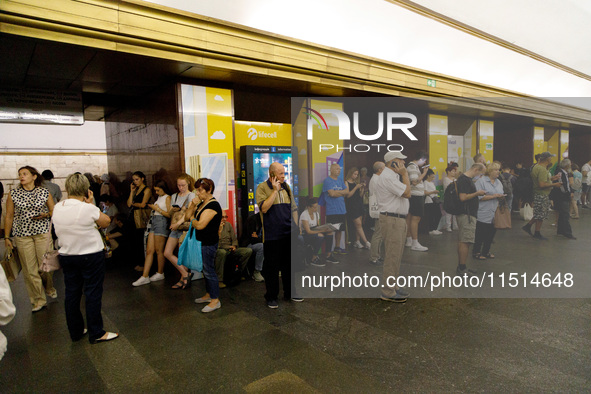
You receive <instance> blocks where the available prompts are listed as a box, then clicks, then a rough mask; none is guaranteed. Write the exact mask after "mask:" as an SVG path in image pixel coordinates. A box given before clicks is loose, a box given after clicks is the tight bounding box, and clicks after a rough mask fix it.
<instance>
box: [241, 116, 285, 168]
mask: <svg viewBox="0 0 591 394" xmlns="http://www.w3.org/2000/svg"><path fill="white" fill-rule="evenodd" d="M234 133H235V138H236V157H238V155H239V153H240V147H241V146H248V145H262V146H291V144H292V141H291V125H290V124H286V123H266V122H245V121H241V120H237V121H235V122H234ZM236 162H238V160H236Z"/></svg>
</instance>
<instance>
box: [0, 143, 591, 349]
mask: <svg viewBox="0 0 591 394" xmlns="http://www.w3.org/2000/svg"><path fill="white" fill-rule="evenodd" d="M553 157H554V155H552V154H551V153H549V152H544V153H541V154H539V155H537V156H536V160H537V162H536V163H535V164H534V165H533V166H532V167H531V168H530V169H524V168H523V166H516V167H514V168H510V167H508V166H503V165H502V164H501V163H499V162H492V163H485V160H484V158H483V157H482V156H481V155H477V156H476V157H474V164H473V165H472V166H471V167H470V168H468V169H466V171H465V172H464V173H463V174H458V165H457V164H455V163H450V164H449V165H448V167H447V168H446V170H445V172H446V176H445V178H444V179H443V187H444V190H445V193H444V194H443V195H442V191H440V190H438V189H437V188H436V187H435V184H434V182H433V181H434V176H435V175H434V173H433V171H432V170H430V169H429V168H428V167H429V165H428V164H427V161H428V156H427V154H426V152H423V151H420V152H417V154H416V155H415V156H414V157H413V160H411V161H410V162H409V164H408V165H406V162H405V160H406V159H407V157H406V156H405V155H403V154H402V153H401V152H388V153H386V154H385V156H384V161H383V162H381V161H379V162H376V163H374V165H373V170H374V174H373V176H372V177H371V179H370V178H368V177H367V176H366V171H359V170H358V169H357V168H351V169H350V170H349V171H348V172H347V176H346V177H344V179H343V178H341V177H340V173H341V170H342V169H341V167H340V166H339V165H338V164H332V165H331V166H330V175H329V176H328V177H327V178H326V180H325V181H324V184H323V191H322V195H321V197H320V199H317V198H309V199H308V200H307V202H306V204H305V205H306V206H305V209H303V210H302V213H301V216H299V214H298V207H297V206H296V203H295V198H294V196H293V194H292V191H291V188H290V186H289V185H288V184H287V183H286V182H285V168H284V166H283V165H282V164H280V163H272V164H271V165H270V167H269V178H268V179H267V180H266V181H264V182H262V183H261V184H259V185H258V186H257V189H256V197H255V199H256V202H257V205H258V207H259V210H260V212H259V214H257V215H253V216H251V217H249V218H248V220H247V223H246V231H245V237H244V242H243V245H242V247H241V246H240V244H239V243H238V239H237V237H236V234H235V232H234V229H233V227H232V226H231V224H230V223H229V222H228V221H227V219H228V215H227V213H226V212H224V211H223V210H222V207H221V206H220V204H219V202H218V201H217V200H216V199H215V197H214V192H215V184H214V182H213V181H212V180H211V179H207V178H200V179H197V180H196V181H195V180H193V179H192V178H191V176H189V175H187V174H180V175H179V176H178V177H177V178H176V188H177V190H178V191H177V192H176V193H171V190H170V189H171V187H170V185H169V182H167V181H166V179H164V178H161V179H154V180H153V182H152V183H153V187H152V188H149V187H148V186H147V184H146V176H145V175H144V174H143V173H142V172H140V171H137V172H135V173H133V174H130V176H129V177H128V178H129V180H128V181H127V182H119V181H118V179H117V177H116V176H115V175H114V174H105V175H103V176H102V177H100V178H99V179H96V178H95V177H93V176H92V175H91V174H81V173H74V174H71V175H69V176H68V177H67V179H66V181H65V189H66V192H67V198H66V199H64V198H63V196H62V192H61V190H60V188H59V186H57V185H55V184H54V183H53V182H51V180H52V179H53V174H52V173H51V171H49V170H46V171H44V173H43V174H40V173H39V172H38V171H37V170H36V169H35V168H33V167H30V166H24V167H22V168H20V169H19V171H18V175H19V181H20V184H19V186H18V187H16V188H14V189H12V190H10V193H9V194H8V198H7V203H6V208H7V209H6V220H5V229H4V230H5V246H6V248H7V249H9V250H10V249H13V248H16V249H17V251H18V253H19V257H20V261H21V264H22V272H23V277H24V282H25V285H26V288H27V292H28V295H29V299H30V302H31V309H32V311H33V312H34V313H35V312H38V311H40V310H42V309H44V308H45V307H46V305H47V297H50V298H57V291H56V289H55V287H54V285H53V275H52V273H51V272H40V269H39V267H40V265H41V262H42V260H43V258H44V255H45V253H46V252H47V251H48V250H51V249H52V248H53V245H54V242H53V239H54V238H57V245H58V248H59V249H58V250H59V261H60V264H61V267H62V268H63V273H64V283H65V308H66V320H67V326H68V330H69V333H70V337H71V338H72V340H73V341H77V340H79V339H81V338H82V337H83V336H85V335H86V334H88V339H89V341H90V342H91V343H98V342H104V341H110V340H112V339H115V338H117V337H118V334H117V333H113V332H107V331H105V330H104V329H103V321H102V315H101V300H102V292H103V281H104V271H105V259H106V258H108V257H109V256H110V254H109V253H110V249H111V250H112V251H113V253H114V255H115V256H119V257H121V261H133V262H134V263H135V262H137V261H138V257H139V256H141V258H140V259H141V261H143V263H141V264H137V265H136V267H135V269H136V270H137V271H139V272H141V276H140V277H139V279H137V280H136V281H134V282H133V283H132V285H133V286H135V287H137V286H142V285H147V284H150V283H153V282H158V281H162V280H163V279H164V266H165V262H166V260H168V261H170V262H171V263H172V265H173V266H174V267H175V268H176V270H177V271H178V272H179V275H180V276H179V280H178V281H177V282H176V283H175V284H174V285H173V286H172V289H180V290H182V289H187V288H189V287H190V285H191V281H192V279H193V277H194V276H195V275H197V274H200V273H199V272H193V271H191V269H189V268H188V267H187V264H185V262H184V261H182V260H183V259H182V258H180V257H179V256H178V254H176V250H177V247H178V246H179V245H180V244H181V243H182V242H183V239H186V238H185V237H186V234H187V230H191V232H192V233H194V237H195V238H196V239H197V240H198V241H199V244H200V250H201V259H200V260H202V271H203V277H204V279H205V294H204V295H203V296H201V297H199V298H197V299H195V303H197V304H206V305H205V306H204V307H203V308H202V312H204V313H208V312H213V311H215V310H217V309H220V308H221V305H222V304H221V301H220V288H222V287H225V284H224V281H225V280H231V278H226V276H228V275H233V274H232V273H231V272H230V274H228V273H227V272H229V271H227V270H226V269H225V268H226V265H227V262H228V261H230V262H231V265H232V266H235V267H236V271H237V272H239V273H244V272H246V271H247V269H246V268H247V265H248V263H249V261H251V260H252V261H253V266H254V269H252V270H251V271H250V275H252V277H253V279H255V280H256V281H257V282H264V283H265V287H266V292H265V294H264V297H265V300H266V303H267V306H268V307H269V308H272V309H276V308H278V307H279V302H278V301H279V294H280V281H281V282H282V289H283V299H284V300H286V301H294V302H301V301H303V299H302V298H299V297H297V295H295V294H292V279H293V278H292V277H291V272H292V269H291V268H292V267H291V264H292V261H291V259H290V258H286V256H285V252H286V251H287V250H290V249H291V246H292V244H293V243H294V242H302V241H303V243H304V244H305V245H308V250H311V251H312V256H311V258H310V260H309V262H310V264H311V265H313V266H318V267H322V266H324V265H325V262H329V263H332V264H338V263H339V262H340V259H339V255H346V254H347V246H346V243H343V242H342V241H343V239H344V238H343V232H344V231H345V229H346V228H348V231H349V234H350V239H351V240H352V242H351V244H352V246H353V247H355V248H360V249H364V248H366V249H369V250H370V260H369V262H370V263H371V264H373V265H378V266H383V275H384V277H389V276H398V274H399V271H400V264H401V259H402V255H403V252H404V250H405V247H409V248H410V250H413V251H418V252H426V251H427V250H428V249H427V248H426V247H424V246H423V245H421V244H420V243H419V241H418V234H419V231H418V228H419V223H420V221H421V218H422V217H423V216H425V215H426V216H427V221H428V225H427V227H428V233H429V234H430V235H433V236H437V235H440V234H442V231H452V230H454V229H457V230H458V248H457V250H458V265H457V268H456V274H457V275H473V274H475V270H473V269H471V268H469V267H468V264H467V263H468V261H467V260H468V256H469V249H470V244H473V248H472V257H473V258H474V259H477V260H483V259H493V258H495V255H494V254H493V253H492V251H491V245H492V244H493V241H494V236H495V233H496V227H495V217H496V216H497V214H498V211H499V209H508V210H509V211H510V210H511V208H512V207H513V208H519V207H522V206H523V205H524V204H527V203H532V204H533V217H532V218H531V220H530V221H529V222H528V223H527V224H526V225H525V226H523V230H524V231H525V232H527V233H528V234H530V235H532V236H533V237H534V238H536V239H539V240H546V239H547V238H546V237H544V236H543V235H542V234H541V227H542V222H543V221H544V220H545V219H547V218H548V215H549V211H550V208H551V206H552V205H553V207H554V209H555V210H556V212H557V222H556V224H555V225H556V230H557V234H559V235H562V236H564V237H566V238H569V239H576V238H575V237H574V235H573V234H572V229H571V226H570V222H569V219H570V218H578V216H579V215H578V207H579V206H581V207H582V208H589V206H588V203H589V198H588V196H587V194H588V191H589V189H590V185H591V161H589V162H587V163H585V164H584V165H583V166H582V167H581V170H582V171H579V170H578V167H577V166H576V165H574V164H573V163H571V161H570V160H569V159H563V160H561V161H559V162H558V163H557V165H556V166H555V169H554V173H551V172H550V168H551V166H552V161H553V160H552V159H553ZM528 184H530V185H531V190H528V187H527V185H528ZM126 188H128V189H129V190H126ZM448 190H449V191H450V193H449V194H448ZM454 191H455V193H454ZM442 197H443V198H448V199H452V198H453V199H457V204H458V205H457V206H458V207H459V208H458V210H457V212H451V211H450V212H446V211H445V209H444V204H442V202H441V198H442ZM372 201H373V202H372ZM444 202H445V201H444ZM122 203H123V205H122ZM450 203H451V202H450ZM320 204H321V205H323V206H325V212H326V220H325V223H324V224H323V225H322V224H321V217H320V214H319V211H320V207H319V205H320ZM368 204H372V207H371V208H370V209H371V210H373V211H374V213H375V215H374V217H377V220H376V222H375V225H374V232H373V236H372V240H371V242H370V241H369V240H368V239H367V237H366V235H365V232H364V228H363V219H364V217H366V214H367V213H368V211H367V208H366V207H365V206H367V205H368ZM449 206H451V205H449ZM303 208H304V207H303ZM52 229H53V230H54V231H53V232H54V236H52ZM333 238H334V243H333ZM323 247H324V252H322V249H323ZM154 254H156V261H157V264H156V269H155V272H154V273H153V274H152V275H150V274H151V272H152V265H153V259H154ZM251 257H252V259H251ZM1 279H2V278H0V281H1ZM238 280H239V279H238ZM0 290H1V289H0ZM82 294H84V295H85V298H86V302H85V308H86V323H84V319H83V316H82V313H81V310H80V302H81V297H82ZM408 296H409V294H408V292H406V291H405V290H404V289H401V288H398V287H396V286H394V287H384V288H383V291H382V299H383V300H386V301H393V302H405V301H406V300H407V298H408ZM4 299H6V297H4ZM0 339H1V338H0ZM0 350H1V349H0Z"/></svg>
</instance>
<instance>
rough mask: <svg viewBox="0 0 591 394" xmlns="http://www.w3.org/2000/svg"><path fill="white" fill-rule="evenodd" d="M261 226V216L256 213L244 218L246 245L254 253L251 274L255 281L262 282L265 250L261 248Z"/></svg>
mask: <svg viewBox="0 0 591 394" xmlns="http://www.w3.org/2000/svg"><path fill="white" fill-rule="evenodd" d="M262 228H263V225H262V223H261V216H260V215H258V214H254V215H251V216H249V217H248V219H246V237H248V246H247V248H250V249H252V250H253V252H254V253H255V264H254V273H253V274H252V279H254V280H255V281H256V282H263V281H264V280H265V278H263V275H262V274H261V271H262V270H263V262H264V260H265V252H264V248H263V239H262V236H261V235H262Z"/></svg>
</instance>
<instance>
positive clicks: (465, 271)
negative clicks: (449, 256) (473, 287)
mask: <svg viewBox="0 0 591 394" xmlns="http://www.w3.org/2000/svg"><path fill="white" fill-rule="evenodd" d="M464 274H465V275H468V276H474V275H476V274H477V271H476V270H473V269H470V268H468V267H466V268H464V269H463V270H462V269H460V266H459V265H458V268H456V275H458V276H464Z"/></svg>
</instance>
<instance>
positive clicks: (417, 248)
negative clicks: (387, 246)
mask: <svg viewBox="0 0 591 394" xmlns="http://www.w3.org/2000/svg"><path fill="white" fill-rule="evenodd" d="M410 250H414V251H417V252H426V251H427V250H429V248H428V247H426V246H423V245H421V244H420V243H417V244H416V245H413V246H411V248H410Z"/></svg>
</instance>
